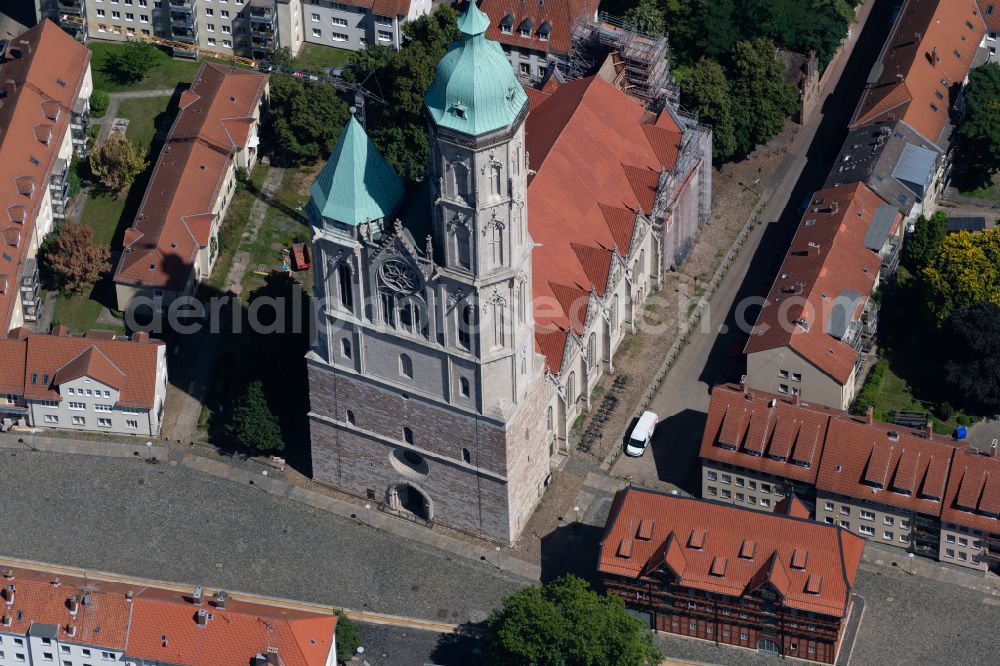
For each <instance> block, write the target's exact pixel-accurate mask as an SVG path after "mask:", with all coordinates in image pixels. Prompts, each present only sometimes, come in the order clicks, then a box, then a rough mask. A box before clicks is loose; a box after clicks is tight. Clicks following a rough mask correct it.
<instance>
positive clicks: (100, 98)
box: [90, 90, 111, 118]
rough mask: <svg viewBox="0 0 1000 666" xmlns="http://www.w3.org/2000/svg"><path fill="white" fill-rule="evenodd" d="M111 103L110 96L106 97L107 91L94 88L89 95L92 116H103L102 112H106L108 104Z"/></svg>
mask: <svg viewBox="0 0 1000 666" xmlns="http://www.w3.org/2000/svg"><path fill="white" fill-rule="evenodd" d="M110 103H111V98H109V97H108V93H106V92H104V91H103V90H95V91H94V93H93V94H92V95H91V96H90V115H91V117H92V118H103V117H104V114H105V113H107V112H108V105H109V104H110Z"/></svg>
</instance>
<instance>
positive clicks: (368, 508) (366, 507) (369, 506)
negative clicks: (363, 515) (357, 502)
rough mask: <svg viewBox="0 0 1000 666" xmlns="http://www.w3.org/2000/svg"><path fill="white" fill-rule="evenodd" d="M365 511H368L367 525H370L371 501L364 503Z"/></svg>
mask: <svg viewBox="0 0 1000 666" xmlns="http://www.w3.org/2000/svg"><path fill="white" fill-rule="evenodd" d="M365 511H366V512H367V513H368V527H371V526H372V505H371V503H370V502H369V503H366V504H365Z"/></svg>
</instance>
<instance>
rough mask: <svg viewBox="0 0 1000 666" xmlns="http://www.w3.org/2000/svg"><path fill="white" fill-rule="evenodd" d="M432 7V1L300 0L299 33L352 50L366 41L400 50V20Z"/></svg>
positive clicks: (427, 12) (401, 24)
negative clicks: (300, 23) (300, 20)
mask: <svg viewBox="0 0 1000 666" xmlns="http://www.w3.org/2000/svg"><path fill="white" fill-rule="evenodd" d="M431 9H432V3H431V0H344V1H343V2H339V1H338V2H334V1H332V0H302V27H303V29H302V34H303V37H304V39H305V41H306V42H309V43H310V44H322V45H324V46H333V47H336V48H340V49H348V50H351V51H358V50H361V49H363V48H365V46H367V45H368V44H381V45H382V46H391V47H392V48H394V49H399V48H400V47H402V45H403V23H405V22H406V21H412V20H414V19H417V18H420V17H421V16H423V15H424V14H429V13H430V11H431Z"/></svg>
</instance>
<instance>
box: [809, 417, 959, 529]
mask: <svg viewBox="0 0 1000 666" xmlns="http://www.w3.org/2000/svg"><path fill="white" fill-rule="evenodd" d="M956 446H957V445H956V444H955V443H954V442H953V441H952V440H951V438H950V437H945V436H943V435H936V436H933V437H932V438H928V436H927V434H926V433H924V432H918V431H916V430H910V429H908V428H903V427H901V426H897V425H893V424H889V423H881V422H878V421H876V422H874V423H871V424H869V423H866V422H865V420H863V419H859V418H852V417H849V416H846V415H844V416H840V417H838V418H834V419H831V420H830V427H829V431H828V433H827V437H826V445H825V448H824V450H823V461H822V463H821V464H820V470H819V477H818V478H817V479H816V487H817V488H819V489H822V490H826V491H831V492H835V493H838V494H841V495H847V496H848V497H854V498H856V499H860V500H870V501H873V502H879V503H881V504H887V505H889V506H895V507H899V508H901V509H907V510H910V511H917V512H920V513H925V514H929V515H934V516H936V515H940V513H941V506H942V499H943V498H944V495H945V484H946V482H947V480H948V470H949V468H950V466H951V458H952V454H953V453H954V452H955V448H956Z"/></svg>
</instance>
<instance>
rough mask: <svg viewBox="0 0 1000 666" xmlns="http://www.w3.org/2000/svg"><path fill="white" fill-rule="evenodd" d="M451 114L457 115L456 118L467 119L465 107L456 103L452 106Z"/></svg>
mask: <svg viewBox="0 0 1000 666" xmlns="http://www.w3.org/2000/svg"><path fill="white" fill-rule="evenodd" d="M451 112H452V113H454V114H455V117H456V118H465V105H464V104H462V103H461V102H458V101H456V102H455V103H454V104H452V105H451Z"/></svg>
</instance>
